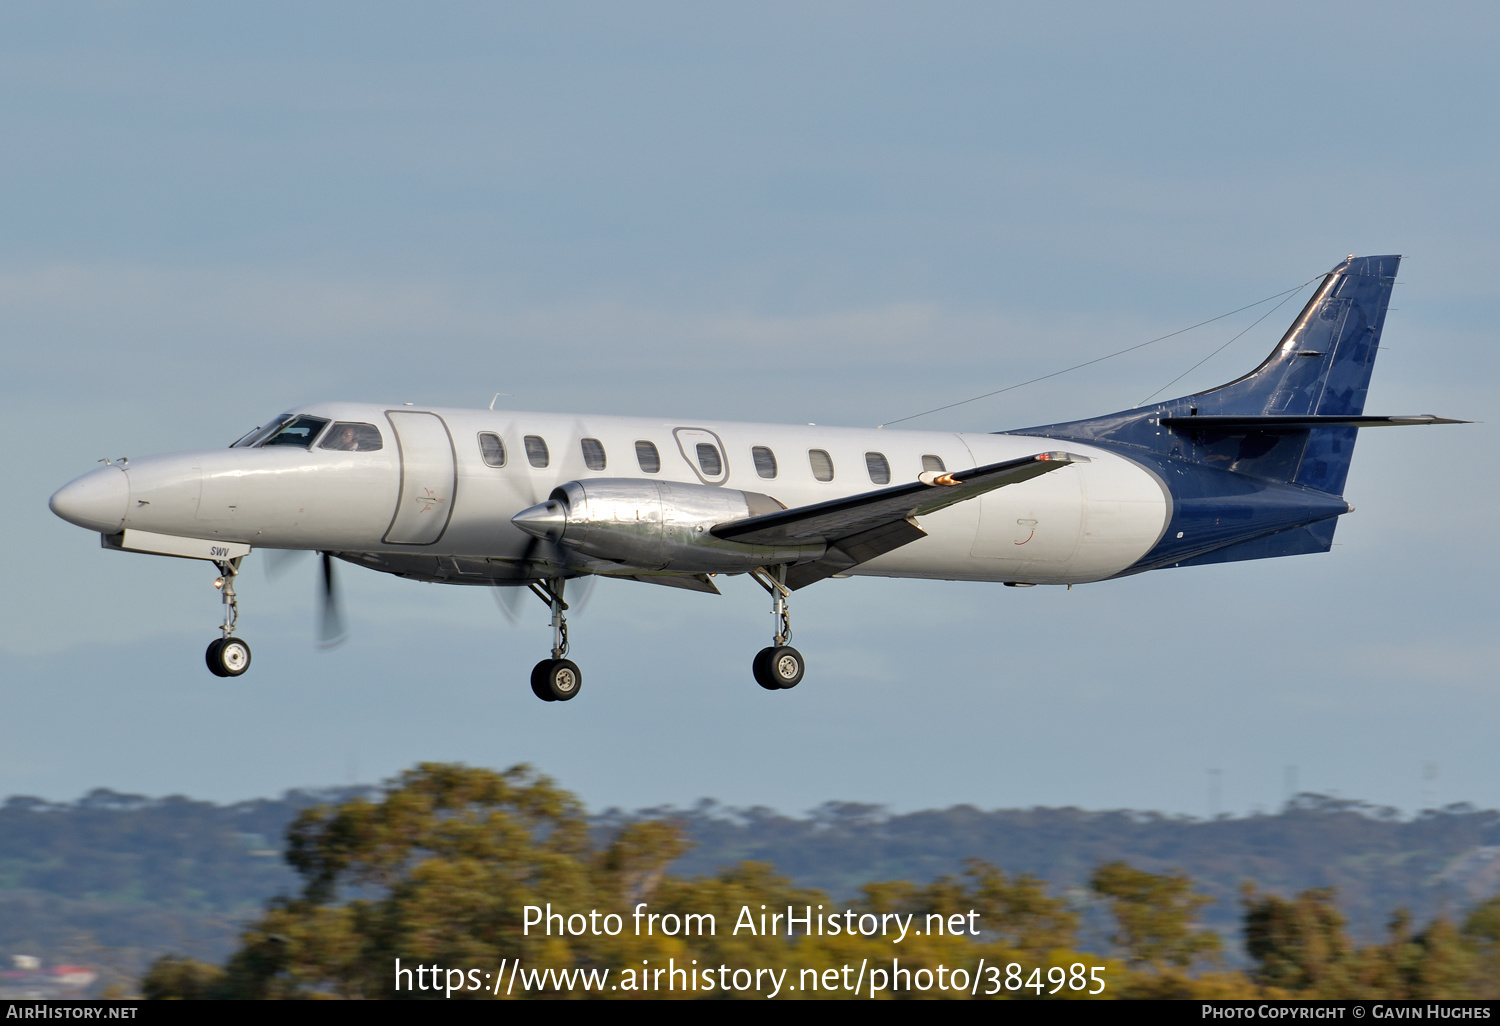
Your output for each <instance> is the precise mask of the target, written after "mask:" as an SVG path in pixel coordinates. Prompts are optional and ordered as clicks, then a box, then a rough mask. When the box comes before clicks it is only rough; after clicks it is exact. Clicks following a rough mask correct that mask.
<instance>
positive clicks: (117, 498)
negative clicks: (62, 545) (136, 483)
mask: <svg viewBox="0 0 1500 1026" xmlns="http://www.w3.org/2000/svg"><path fill="white" fill-rule="evenodd" d="M129 504H130V480H129V479H128V478H127V477H126V476H125V471H124V470H122V469H120V468H119V467H100V468H99V469H98V470H91V471H89V472H88V473H87V474H84V475H83V476H82V477H80V478H78V479H77V480H74V481H69V482H68V483H67V484H65V485H63V486H62V487H61V488H59V489H58V490H57V491H56V492H55V493H54V494H53V496H52V498H51V499H50V500H49V501H48V502H47V505H48V506H49V507H51V509H52V512H54V513H56V514H57V515H58V516H60V517H62V518H63V519H64V520H66V521H67V522H68V523H70V524H77V525H78V526H79V527H82V528H86V529H87V530H90V531H98V532H99V533H100V534H114V533H115V532H117V531H118V530H120V528H121V527H122V526H123V525H124V523H125V508H126V507H127V506H128V505H129Z"/></svg>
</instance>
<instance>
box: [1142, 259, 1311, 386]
mask: <svg viewBox="0 0 1500 1026" xmlns="http://www.w3.org/2000/svg"><path fill="white" fill-rule="evenodd" d="M1307 285H1308V283H1307V282H1303V283H1302V284H1301V285H1298V286H1297V291H1296V292H1293V293H1292V294H1291V295H1289V296H1287V297H1286V298H1285V299H1283V300H1282V301H1281V302H1279V303H1277V304H1276V305H1275V306H1273V307H1271V309H1269V310H1267V311H1266V312H1265V313H1263V314H1261V315H1260V316H1259V317H1257V318H1255V320H1253V321H1251V322H1250V328H1253V327H1255V326H1256V325H1257V324H1259V323H1260V322H1261V321H1263V320H1265V319H1266V318H1267V317H1269V316H1271V315H1272V314H1273V313H1275V312H1276V311H1277V310H1280V309H1281V308H1282V307H1283V306H1285V305H1286V304H1287V300H1289V299H1291V298H1292V296H1295V295H1296V294H1297V292H1301V291H1302V290H1303V289H1304V288H1306V287H1307ZM1250 328H1246V329H1245V330H1244V331H1242V332H1240V333H1239V334H1238V335H1236V336H1234V338H1232V339H1230V340H1229V341H1228V342H1225V343H1224V344H1223V345H1222V346H1220V347H1219V348H1217V349H1215V350H1214V351H1213V352H1211V353H1209V354H1208V355H1207V356H1205V357H1204V358H1203V359H1201V360H1199V361H1198V362H1197V363H1195V364H1193V365H1192V366H1191V367H1189V368H1188V369H1187V370H1185V371H1183V372H1182V373H1181V374H1179V375H1177V376H1176V377H1175V378H1173V379H1172V380H1171V381H1168V382H1167V383H1166V384H1165V385H1163V386H1161V387H1160V388H1158V389H1157V390H1156V391H1155V392H1152V393H1151V395H1148V396H1146V398H1144V399H1142V400H1141V401H1140V402H1138V403H1136V405H1137V406H1144V405H1146V404H1147V403H1148V402H1150V401H1151V399H1152V397H1154V396H1157V395H1160V394H1161V393H1162V392H1165V391H1166V390H1167V389H1169V388H1171V387H1172V386H1173V385H1175V384H1177V382H1179V381H1181V380H1182V379H1183V378H1185V377H1187V376H1188V375H1189V374H1191V373H1193V371H1195V370H1197V369H1198V368H1199V367H1202V366H1203V365H1204V364H1205V363H1207V362H1208V361H1209V360H1212V359H1213V358H1214V357H1216V356H1218V355H1219V354H1220V353H1222V352H1223V351H1224V350H1226V349H1228V348H1229V347H1230V346H1232V345H1234V343H1236V342H1238V341H1239V340H1240V339H1241V338H1243V337H1244V336H1245V334H1246V332H1248V331H1249V330H1250Z"/></svg>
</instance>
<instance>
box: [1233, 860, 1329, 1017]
mask: <svg viewBox="0 0 1500 1026" xmlns="http://www.w3.org/2000/svg"><path fill="white" fill-rule="evenodd" d="M1334 898H1335V892H1334V891H1333V890H1332V889H1331V888H1313V889H1310V890H1306V891H1303V892H1302V893H1301V894H1299V895H1298V896H1297V897H1296V899H1295V900H1291V901H1289V900H1287V899H1285V898H1280V897H1277V896H1276V895H1274V894H1260V893H1258V892H1257V891H1256V889H1255V887H1254V885H1250V884H1247V885H1246V886H1245V889H1244V891H1243V898H1242V900H1243V902H1244V906H1245V950H1246V952H1247V953H1248V954H1249V955H1250V957H1251V958H1252V959H1254V961H1255V967H1254V968H1253V969H1252V970H1251V977H1252V978H1253V979H1254V980H1255V981H1256V982H1257V983H1260V984H1262V985H1263V986H1268V987H1279V988H1281V989H1283V990H1288V991H1293V992H1299V991H1307V990H1316V989H1318V988H1320V987H1323V988H1325V989H1328V988H1332V989H1335V990H1338V989H1342V986H1343V983H1344V979H1345V975H1346V974H1347V972H1348V970H1349V968H1350V966H1349V959H1350V957H1351V955H1352V953H1353V946H1352V945H1351V944H1350V943H1349V939H1348V937H1347V936H1345V934H1344V917H1343V916H1342V915H1341V914H1340V913H1339V910H1338V908H1337V907H1336V906H1335V904H1334Z"/></svg>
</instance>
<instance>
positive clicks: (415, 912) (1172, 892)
mask: <svg viewBox="0 0 1500 1026" xmlns="http://www.w3.org/2000/svg"><path fill="white" fill-rule="evenodd" d="M597 835H598V831H597V830H593V829H591V824H590V821H589V819H588V817H587V816H586V815H585V814H584V811H583V809H582V807H581V805H580V804H579V803H578V801H577V799H576V798H574V797H573V796H572V795H570V794H569V793H567V792H566V791H563V790H561V789H559V788H558V787H557V786H556V785H555V784H553V783H552V781H550V780H549V779H547V778H546V777H544V776H540V775H538V774H536V773H534V772H533V771H532V770H530V769H529V768H528V767H525V766H518V767H515V768H513V769H511V770H508V771H506V772H504V773H497V772H494V771H491V770H485V769H473V768H468V767H464V766H454V765H445V764H424V765H421V766H418V767H416V768H415V769H413V770H410V771H408V772H407V773H404V774H402V775H401V776H400V777H399V778H397V779H396V780H394V781H392V782H391V784H390V785H389V786H388V787H387V789H386V790H385V792H384V793H383V794H382V795H380V796H379V797H378V799H377V800H372V799H370V798H368V797H364V796H355V797H352V798H351V799H349V800H347V801H344V802H342V803H340V804H338V805H336V806H327V805H324V806H318V807H314V808H309V809H306V810H304V811H303V812H302V813H301V814H299V815H298V816H297V818H296V819H295V820H294V822H293V823H292V824H291V826H290V827H289V829H288V833H287V836H288V847H287V859H288V861H289V862H290V864H291V865H292V866H293V868H294V869H295V870H296V872H297V874H298V876H299V878H300V881H301V887H300V890H299V892H298V893H296V894H293V895H288V896H285V897H282V898H278V899H276V900H274V901H272V902H271V903H270V905H269V906H268V908H267V910H266V911H265V913H264V915H262V916H261V917H260V919H258V920H257V921H256V922H255V923H253V924H252V925H251V926H250V927H249V928H248V929H246V930H245V931H244V933H243V934H242V937H241V944H240V947H239V949H238V950H237V951H236V952H235V953H234V954H233V955H232V956H231V957H230V959H229V961H228V963H227V964H226V965H225V966H223V967H215V966H211V965H206V964H204V963H199V962H193V961H192V960H188V959H183V958H179V957H168V958H163V959H160V960H158V961H157V962H156V964H155V965H154V966H153V967H152V969H151V971H150V972H148V973H147V974H146V976H145V978H144V979H143V980H142V983H141V986H142V990H143V992H144V993H146V994H147V995H148V996H154V997H173V996H177V997H205V996H209V997H251V998H288V997H309V996H320V995H321V996H330V997H345V998H381V997H395V996H400V997H424V996H425V997H434V996H442V994H441V992H437V991H426V992H412V991H407V992H404V993H400V994H397V993H396V992H395V991H394V990H393V984H392V979H393V967H394V964H395V960H396V959H397V958H401V959H403V960H404V961H405V962H406V963H407V964H429V963H430V964H438V965H444V966H463V967H466V968H469V967H482V968H486V969H489V968H493V967H499V966H500V965H502V964H503V962H502V960H515V959H520V960H522V962H523V963H524V964H527V965H547V966H551V967H555V968H592V969H608V970H610V971H611V972H612V973H618V974H622V976H623V975H624V974H629V973H632V972H639V971H640V970H639V969H638V968H637V967H639V966H642V965H647V964H655V965H661V964H665V963H666V962H667V960H668V959H674V960H675V962H676V964H682V965H687V964H690V963H691V964H694V965H698V964H702V965H710V966H712V965H722V964H728V965H737V966H755V967H762V968H771V969H789V970H792V971H793V972H794V973H795V972H796V971H799V970H801V969H804V968H807V967H809V966H825V965H839V964H846V965H847V964H851V963H852V964H858V963H860V961H861V960H866V961H870V960H874V961H876V962H884V963H888V962H889V960H890V958H891V957H892V955H893V954H894V955H897V956H899V958H900V959H901V961H902V964H903V965H909V966H910V968H911V969H912V970H916V969H919V968H928V969H934V968H936V967H938V966H939V965H943V964H946V965H947V966H950V967H954V966H961V965H967V966H972V965H975V964H976V963H977V961H978V959H980V958H985V959H987V960H988V961H989V964H991V965H1006V964H1009V963H1018V964H1020V965H1024V966H1026V967H1028V968H1030V967H1040V968H1042V970H1043V971H1045V970H1046V968H1047V967H1055V966H1068V965H1071V964H1073V963H1083V964H1085V965H1102V966H1104V967H1106V971H1107V974H1108V979H1109V981H1110V986H1109V989H1108V990H1107V991H1106V993H1105V994H1104V995H1103V996H1106V997H1130V996H1152V997H1263V998H1265V997H1270V998H1275V997H1291V996H1319V997H1334V996H1341V997H1350V996H1359V997H1389V998H1403V997H1452V996H1471V995H1477V994H1479V993H1481V992H1483V991H1484V990H1485V988H1491V989H1493V987H1494V983H1495V972H1494V969H1495V957H1494V956H1495V948H1496V934H1497V932H1500V898H1496V899H1492V900H1491V901H1490V902H1489V903H1487V904H1486V905H1484V906H1482V907H1481V908H1480V909H1478V910H1476V911H1475V912H1474V914H1473V915H1471V916H1470V917H1469V919H1468V921H1467V922H1466V923H1465V924H1464V927H1463V928H1462V929H1459V928H1456V927H1455V926H1454V925H1452V924H1451V923H1449V922H1448V921H1447V920H1445V919H1442V918H1438V919H1436V920H1434V921H1432V922H1430V923H1429V924H1428V925H1427V926H1426V927H1425V928H1424V929H1422V930H1421V931H1420V932H1417V933H1412V931H1411V928H1410V918H1409V917H1408V916H1407V915H1406V914H1404V913H1398V914H1397V915H1395V916H1394V917H1393V918H1392V921H1391V924H1390V927H1389V931H1388V932H1389V935H1388V938H1387V940H1386V941H1385V942H1384V943H1382V944H1378V945H1373V946H1369V947H1364V948H1361V947H1359V946H1357V945H1355V944H1354V943H1353V942H1351V941H1350V940H1349V939H1348V937H1347V936H1346V935H1345V933H1344V921H1343V919H1342V917H1341V916H1340V915H1339V913H1338V912H1337V910H1336V909H1335V908H1334V906H1333V895H1332V894H1331V892H1327V891H1319V890H1309V891H1305V892H1303V893H1302V894H1300V895H1299V896H1297V897H1296V898H1283V897H1279V896H1277V895H1274V894H1262V893H1261V892H1259V891H1258V890H1256V889H1254V888H1253V887H1249V888H1246V889H1245V890H1244V891H1243V892H1242V894H1241V905H1242V908H1243V912H1244V927H1245V931H1246V936H1247V945H1248V947H1249V950H1250V952H1251V957H1252V958H1253V960H1254V965H1253V967H1252V969H1251V970H1250V971H1249V972H1248V973H1239V972H1225V971H1222V970H1217V971H1216V970H1212V969H1211V965H1212V963H1213V962H1214V961H1215V959H1216V956H1217V954H1218V950H1219V937H1218V935H1217V934H1216V933H1214V932H1213V931H1211V930H1207V929H1205V928H1204V927H1203V925H1202V924H1201V923H1200V922H1199V915H1200V913H1201V911H1202V910H1203V909H1204V908H1205V907H1206V906H1207V905H1208V904H1209V903H1210V902H1211V901H1212V900H1213V899H1212V898H1210V897H1208V896H1205V895H1203V894H1201V893H1199V892H1198V891H1197V890H1196V889H1195V888H1194V885H1193V881H1192V880H1191V879H1190V878H1189V877H1188V876H1187V875H1186V874H1184V873H1181V872H1176V871H1173V872H1167V873H1152V872H1148V871H1146V870H1142V869H1139V868H1136V867H1133V866H1131V865H1128V864H1126V863H1125V862H1123V861H1114V862H1109V863H1104V864H1102V865H1100V866H1098V867H1097V868H1096V869H1095V870H1094V872H1093V873H1092V874H1091V877H1090V884H1091V891H1092V893H1093V894H1094V895H1095V896H1096V900H1097V901H1098V902H1101V903H1103V904H1104V905H1105V906H1107V907H1108V909H1109V913H1110V916H1111V918H1112V920H1113V923H1114V932H1113V934H1112V938H1113V943H1114V950H1113V951H1112V953H1111V954H1109V955H1107V956H1104V957H1101V956H1099V955H1090V954H1083V953H1081V952H1080V950H1079V944H1078V936H1077V930H1078V922H1079V916H1078V908H1077V907H1076V906H1077V901H1078V899H1077V897H1076V896H1073V897H1069V896H1062V895H1056V894H1052V893H1049V891H1048V889H1047V886H1046V884H1045V883H1044V882H1043V881H1042V880H1041V879H1040V878H1038V877H1035V876H1031V875H1027V874H1024V873H1022V874H1019V875H1014V876H1012V875H1008V874H1007V873H1006V872H1005V871H1003V870H1001V869H999V868H997V867H995V866H993V865H991V864H989V863H987V862H983V861H979V860H970V861H969V862H968V863H967V865H966V866H965V867H964V871H963V872H962V873H961V874H948V875H943V876H940V877H938V878H937V879H936V880H934V881H932V882H930V883H926V884H923V883H916V882H912V881H909V880H886V881H879V882H871V883H866V884H865V885H864V886H863V887H862V889H861V891H860V894H859V897H858V898H857V899H855V901H854V902H853V904H852V906H851V907H852V908H853V909H855V910H857V911H858V912H859V913H872V914H876V915H885V914H898V915H904V914H910V915H912V916H914V917H917V918H918V919H919V920H920V921H922V922H927V921H928V920H926V919H925V917H927V916H929V915H931V916H933V917H934V918H939V917H948V916H952V915H958V916H959V918H960V919H963V917H964V916H965V915H966V914H968V913H969V912H971V911H973V912H977V913H978V914H979V919H980V920H981V921H982V924H983V932H982V933H980V934H979V935H978V936H970V935H968V934H966V933H964V932H963V931H924V932H922V933H921V934H920V935H918V934H915V933H914V934H912V935H910V936H907V937H906V938H905V939H904V940H903V941H902V942H901V944H900V946H899V948H893V945H892V943H891V941H890V940H888V939H884V938H881V937H874V936H863V935H860V934H858V933H855V934H848V933H844V934H841V935H837V936H833V935H829V936H818V935H814V934H811V933H804V934H799V935H797V936H786V935H780V934H776V933H774V932H772V933H763V932H759V931H755V930H752V931H750V932H748V933H740V932H739V931H737V930H736V931H731V930H730V926H731V924H734V923H735V922H736V920H737V918H739V917H740V916H741V915H743V914H744V910H745V909H747V908H760V907H764V908H770V909H778V908H784V907H786V906H793V907H794V908H798V909H800V908H803V907H808V908H829V909H831V908H835V907H841V906H835V903H834V902H833V900H832V899H830V898H829V897H828V896H827V894H825V893H823V892H821V891H819V890H816V889H812V888H804V887H798V886H796V885H794V884H793V883H792V882H791V881H790V880H788V879H787V878H786V877H784V876H782V875H780V874H779V873H777V872H776V870H775V869H774V868H773V867H772V866H771V865H769V864H767V863H765V862H754V861H742V862H738V863H736V864H733V865H731V866H727V867H723V868H721V869H719V870H718V871H717V872H716V873H714V874H712V875H703V876H696V877H692V878H686V877H683V876H680V875H675V874H673V873H671V872H669V871H668V870H669V867H670V866H672V864H673V863H674V861H677V860H679V859H680V857H681V855H682V853H683V850H684V847H685V843H686V842H685V839H684V836H683V833H682V829H681V826H680V824H677V823H673V822H671V821H668V820H660V819H658V820H637V821H630V822H626V823H623V824H620V825H619V826H618V828H617V829H616V830H614V831H613V832H612V833H611V834H610V835H608V836H606V837H602V838H601V837H599V836H597ZM638 902H646V903H647V904H648V906H649V908H650V910H651V911H652V912H653V913H658V914H660V915H662V916H667V915H675V916H676V917H678V918H679V919H680V920H682V921H686V917H687V916H689V915H690V914H691V915H698V916H702V915H705V914H709V915H712V916H713V917H714V920H715V922H716V923H717V924H718V928H717V929H716V930H714V931H713V932H712V933H708V934H705V933H702V932H700V933H698V934H696V935H695V934H693V933H692V932H691V931H684V932H679V931H675V930H674V931H672V932H670V933H668V932H665V931H651V932H648V933H646V934H644V935H643V934H641V933H639V932H637V931H635V930H631V929H624V930H621V931H618V932H617V933H616V934H614V935H608V934H607V933H600V932H598V931H584V932H582V933H578V932H568V931H558V930H552V931H550V935H548V931H541V930H538V929H535V928H533V929H532V930H531V931H530V932H529V933H527V932H526V931H525V930H523V920H524V909H525V907H526V906H528V905H531V906H546V905H548V904H550V905H551V906H553V907H554V908H558V909H563V910H566V911H569V912H587V911H589V910H599V911H609V912H615V913H617V914H619V915H620V916H621V917H622V919H624V918H626V917H628V916H629V915H630V913H631V911H632V909H633V908H634V907H635V906H636V904H637V903H638ZM663 921H664V922H665V920H663ZM1205 967H1208V971H1205ZM614 978H621V977H614ZM454 996H455V997H457V996H460V995H459V994H455V995H454ZM462 996H465V997H491V996H502V995H498V994H494V995H492V994H491V993H490V992H489V991H485V990H480V991H479V992H478V993H469V992H462ZM517 996H519V995H517ZM527 996H574V997H578V996H585V995H584V994H579V993H573V992H571V991H569V992H565V993H556V992H554V993H550V994H539V993H538V992H537V991H535V990H532V991H528V992H527ZM593 996H615V997H620V996H629V995H627V994H623V993H614V994H609V993H605V994H595V995H593ZM649 996H653V997H659V996H668V995H662V994H659V993H657V994H651V995H649ZM675 996H683V995H680V994H678V995H675ZM692 996H713V997H723V996H733V995H732V994H729V995H726V994H724V993H723V992H721V991H720V992H712V993H709V994H698V995H692ZM803 996H805V995H803ZM912 996H924V995H921V994H915V995H912ZM925 996H966V995H964V994H962V992H960V993H958V994H957V995H955V994H954V993H951V992H945V993H943V994H939V993H936V992H930V993H927V994H926V995H925ZM1006 996H1011V997H1017V996H1019V997H1028V996H1032V995H1031V993H1030V992H1029V991H1024V990H1023V991H1020V992H1019V993H1017V992H1015V991H1010V992H1007V995H1006ZM1069 996H1079V995H1077V994H1071V993H1070V994H1069Z"/></svg>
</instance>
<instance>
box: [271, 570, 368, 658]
mask: <svg viewBox="0 0 1500 1026" xmlns="http://www.w3.org/2000/svg"><path fill="white" fill-rule="evenodd" d="M262 551H263V552H264V554H265V561H264V563H263V565H264V566H265V568H266V579H267V580H271V581H275V580H277V579H279V578H281V577H283V576H285V574H286V573H287V572H288V571H289V570H290V569H291V568H292V566H293V564H296V563H300V562H301V561H302V558H303V557H304V556H306V555H307V552H306V550H302V549H264V550H262ZM318 556H319V560H318V562H319V566H320V574H319V582H318V583H319V588H318V647H319V648H333V647H334V646H336V645H338V644H340V643H342V642H343V641H344V639H345V638H347V637H348V632H347V631H346V630H345V628H344V612H343V600H342V599H341V597H340V592H339V588H338V581H337V579H336V577H335V576H334V572H333V555H332V554H331V553H327V552H320V553H318Z"/></svg>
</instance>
